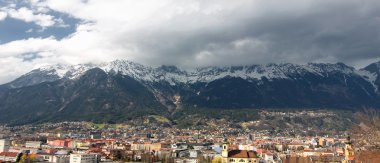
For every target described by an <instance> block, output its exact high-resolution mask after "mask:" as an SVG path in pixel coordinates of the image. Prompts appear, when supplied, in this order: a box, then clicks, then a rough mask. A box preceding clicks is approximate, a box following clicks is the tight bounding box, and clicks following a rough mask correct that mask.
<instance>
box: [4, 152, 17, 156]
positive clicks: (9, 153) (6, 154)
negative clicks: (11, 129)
mask: <svg viewBox="0 0 380 163" xmlns="http://www.w3.org/2000/svg"><path fill="white" fill-rule="evenodd" d="M17 155H18V153H16V152H1V153H0V156H6V157H17Z"/></svg>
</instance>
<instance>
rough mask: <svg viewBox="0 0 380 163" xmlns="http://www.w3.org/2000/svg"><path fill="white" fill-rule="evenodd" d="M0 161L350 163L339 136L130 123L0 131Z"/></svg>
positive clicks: (348, 145)
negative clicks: (33, 131)
mask: <svg viewBox="0 0 380 163" xmlns="http://www.w3.org/2000/svg"><path fill="white" fill-rule="evenodd" d="M1 136H2V139H0V162H17V161H19V162H28V161H29V162H57V163H97V162H115V161H117V162H168V163H169V162H173V163H185V162H186V163H192V162H194V163H196V162H200V163H201V162H205V163H206V162H220V163H291V162H300V163H301V162H305V163H309V162H310V163H311V162H337V163H338V162H339V163H341V162H343V163H349V162H354V160H355V157H354V152H353V151H354V150H353V148H352V146H351V143H350V141H349V140H346V138H344V137H329V136H324V137H319V136H315V137H284V136H271V135H267V134H266V133H265V132H259V131H257V132H239V131H238V130H236V129H232V128H231V129H223V131H220V130H214V131H211V130H193V129H175V128H170V127H167V128H164V127H162V128H145V127H141V128H138V127H130V128H124V129H109V128H107V129H93V130H85V131H84V130H81V129H80V128H78V129H76V131H75V130H73V129H70V131H61V132H35V133H28V134H22V133H17V132H16V134H14V133H13V134H8V135H6V134H5V135H1Z"/></svg>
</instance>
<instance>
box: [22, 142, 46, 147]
mask: <svg viewBox="0 0 380 163" xmlns="http://www.w3.org/2000/svg"><path fill="white" fill-rule="evenodd" d="M41 145H42V142H40V141H27V142H25V147H26V148H41Z"/></svg>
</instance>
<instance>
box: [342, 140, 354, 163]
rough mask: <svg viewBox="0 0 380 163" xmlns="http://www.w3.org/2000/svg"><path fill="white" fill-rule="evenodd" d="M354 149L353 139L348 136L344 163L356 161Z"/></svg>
mask: <svg viewBox="0 0 380 163" xmlns="http://www.w3.org/2000/svg"><path fill="white" fill-rule="evenodd" d="M354 156H355V155H354V149H353V148H352V141H351V138H350V137H349V136H348V137H347V141H346V142H345V147H344V161H343V163H352V162H354V160H355V157H354Z"/></svg>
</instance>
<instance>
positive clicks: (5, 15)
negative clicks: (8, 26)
mask: <svg viewBox="0 0 380 163" xmlns="http://www.w3.org/2000/svg"><path fill="white" fill-rule="evenodd" d="M7 15H8V14H7V13H6V12H1V11H0V21H3V20H4V19H5V18H7Z"/></svg>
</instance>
